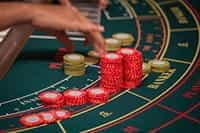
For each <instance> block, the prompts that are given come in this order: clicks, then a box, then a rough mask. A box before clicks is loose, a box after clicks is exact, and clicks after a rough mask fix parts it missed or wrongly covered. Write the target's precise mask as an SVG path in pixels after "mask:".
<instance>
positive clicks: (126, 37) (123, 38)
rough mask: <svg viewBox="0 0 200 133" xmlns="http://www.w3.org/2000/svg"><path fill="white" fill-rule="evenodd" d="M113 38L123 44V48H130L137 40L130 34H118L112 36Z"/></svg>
mask: <svg viewBox="0 0 200 133" xmlns="http://www.w3.org/2000/svg"><path fill="white" fill-rule="evenodd" d="M112 38H114V39H117V40H119V41H120V42H121V46H130V45H131V44H133V42H134V41H135V38H134V37H133V36H132V34H130V33H116V34H113V35H112Z"/></svg>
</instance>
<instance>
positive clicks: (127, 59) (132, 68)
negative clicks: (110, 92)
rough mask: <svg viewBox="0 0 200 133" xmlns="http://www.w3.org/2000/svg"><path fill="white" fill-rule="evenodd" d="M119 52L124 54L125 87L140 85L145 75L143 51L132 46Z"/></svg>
mask: <svg viewBox="0 0 200 133" xmlns="http://www.w3.org/2000/svg"><path fill="white" fill-rule="evenodd" d="M117 53H118V54H120V55H121V56H123V73H124V75H123V77H124V78H123V82H124V83H123V88H127V89H132V88H135V87H137V86H138V85H140V83H141V81H142V76H143V70H142V64H143V57H142V53H141V52H140V51H138V50H136V49H132V48H122V49H120V50H119V51H118V52H117Z"/></svg>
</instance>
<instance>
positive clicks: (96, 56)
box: [88, 50, 100, 58]
mask: <svg viewBox="0 0 200 133" xmlns="http://www.w3.org/2000/svg"><path fill="white" fill-rule="evenodd" d="M88 56H91V57H95V58H100V55H99V53H98V52H96V51H95V50H91V51H89V52H88Z"/></svg>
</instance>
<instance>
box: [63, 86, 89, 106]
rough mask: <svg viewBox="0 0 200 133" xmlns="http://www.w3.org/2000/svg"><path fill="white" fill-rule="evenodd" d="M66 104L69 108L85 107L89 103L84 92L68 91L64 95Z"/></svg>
mask: <svg viewBox="0 0 200 133" xmlns="http://www.w3.org/2000/svg"><path fill="white" fill-rule="evenodd" d="M63 94H64V97H65V104H66V105H68V106H76V105H83V104H86V103H87V96H86V92H84V91H82V90H67V91H65V92H64V93H63Z"/></svg>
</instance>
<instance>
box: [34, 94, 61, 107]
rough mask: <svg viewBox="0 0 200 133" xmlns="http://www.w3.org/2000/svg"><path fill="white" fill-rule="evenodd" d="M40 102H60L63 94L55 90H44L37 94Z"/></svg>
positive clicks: (52, 103)
mask: <svg viewBox="0 0 200 133" xmlns="http://www.w3.org/2000/svg"><path fill="white" fill-rule="evenodd" d="M38 97H39V99H40V101H41V102H43V103H44V104H47V105H56V104H62V103H63V102H64V96H63V95H62V94H61V93H60V92H57V91H45V92H42V93H40V94H39V95H38Z"/></svg>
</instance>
